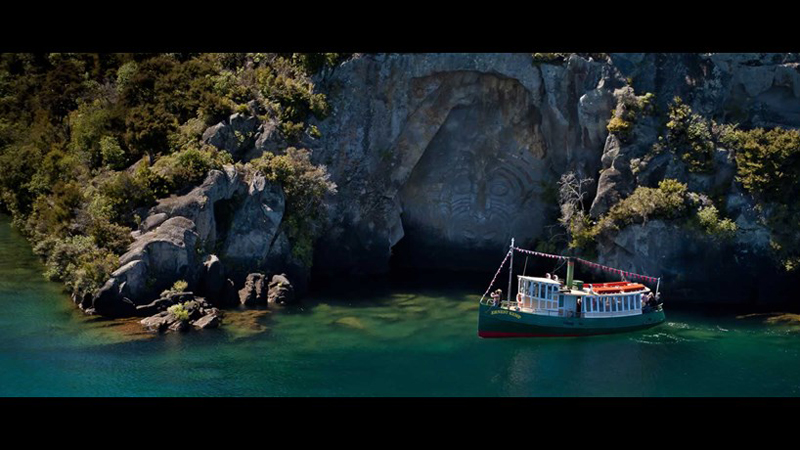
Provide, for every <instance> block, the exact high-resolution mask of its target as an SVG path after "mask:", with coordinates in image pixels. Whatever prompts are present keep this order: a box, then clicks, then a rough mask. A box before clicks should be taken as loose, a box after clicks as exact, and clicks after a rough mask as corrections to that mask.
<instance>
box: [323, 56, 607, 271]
mask: <svg viewBox="0 0 800 450" xmlns="http://www.w3.org/2000/svg"><path fill="white" fill-rule="evenodd" d="M612 69H613V67H611V66H610V65H608V64H606V63H603V62H596V61H592V60H587V59H583V58H580V57H572V58H570V59H569V61H568V62H567V63H566V64H565V65H563V66H556V65H534V64H533V63H532V60H531V56H530V55H473V54H467V55H431V54H428V55H390V56H366V57H362V58H359V59H356V60H353V61H351V62H349V63H346V64H345V65H343V66H342V67H340V68H338V69H337V71H336V73H335V75H334V77H333V78H332V79H329V80H326V81H325V82H324V84H323V90H324V91H326V92H329V101H330V103H331V105H332V110H333V112H332V114H331V117H330V118H328V119H327V120H325V121H323V122H321V123H320V124H319V125H318V126H319V127H320V131H321V132H322V136H323V137H322V138H321V139H320V140H318V141H315V142H309V143H308V144H309V146H310V147H311V148H313V149H314V158H315V162H317V163H323V164H326V165H327V166H328V169H329V170H330V171H331V174H332V180H333V181H334V182H335V183H336V184H337V185H338V186H339V194H338V195H337V196H336V198H335V199H333V203H332V205H331V212H332V214H331V216H332V217H333V220H332V225H331V227H330V231H329V232H328V233H327V236H326V237H325V238H324V239H323V241H322V242H320V243H319V244H318V247H317V258H316V259H315V263H316V264H318V265H319V266H320V267H321V268H324V269H330V270H346V271H351V272H356V273H358V272H361V273H371V272H382V271H385V270H387V268H388V263H389V258H390V255H391V254H392V247H394V246H395V245H396V244H397V243H398V242H400V240H401V239H405V241H404V244H405V245H404V247H405V249H406V251H405V255H404V257H405V260H406V261H407V262H408V263H409V264H414V265H415V266H423V267H424V266H428V267H447V268H472V269H475V268H479V269H489V268H490V266H492V265H493V264H495V262H494V257H496V256H497V254H498V253H500V254H502V252H503V248H504V247H505V246H507V245H508V242H509V240H510V238H511V237H512V236H515V237H516V238H517V239H518V240H520V241H521V242H523V243H525V242H527V243H532V242H533V241H534V240H535V239H537V238H538V237H539V236H541V235H542V234H543V228H544V226H545V225H547V224H549V223H551V222H552V218H553V215H554V214H555V208H554V203H553V201H552V200H546V197H547V196H548V195H549V196H551V197H552V195H553V192H554V189H555V182H556V180H557V179H558V177H559V176H560V175H561V173H563V172H565V171H566V170H568V169H577V170H579V171H580V172H582V173H585V174H592V173H595V172H596V171H597V170H598V169H599V164H600V161H599V159H600V158H599V157H600V154H601V153H602V150H603V144H604V141H605V138H606V131H605V125H606V123H607V121H608V117H609V114H610V111H611V109H612V107H613V106H614V99H613V95H612V92H613V88H614V86H615V85H617V84H619V83H620V81H619V80H617V79H616V78H614V72H613V70H612ZM487 256H488V258H487Z"/></svg>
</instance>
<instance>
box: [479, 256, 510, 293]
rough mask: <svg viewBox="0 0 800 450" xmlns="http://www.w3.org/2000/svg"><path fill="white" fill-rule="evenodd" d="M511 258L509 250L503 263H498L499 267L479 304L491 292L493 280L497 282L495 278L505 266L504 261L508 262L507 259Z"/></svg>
mask: <svg viewBox="0 0 800 450" xmlns="http://www.w3.org/2000/svg"><path fill="white" fill-rule="evenodd" d="M509 256H511V250H509V251H508V253H506V257H505V258H503V262H501V263H500V267H498V268H497V273H495V274H494V278H492V282H491V283H489V287H488V288H487V289H486V292H484V293H483V295H482V296H481V303H483V299H484V298H486V295H488V294H489V291H491V290H492V286H494V282H495V280H497V276H498V275H500V271H501V270H503V266H505V265H506V261H508V257H509Z"/></svg>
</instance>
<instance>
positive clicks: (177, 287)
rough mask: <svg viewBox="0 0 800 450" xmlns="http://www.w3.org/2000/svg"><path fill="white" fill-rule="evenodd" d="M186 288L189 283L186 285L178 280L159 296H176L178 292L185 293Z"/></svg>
mask: <svg viewBox="0 0 800 450" xmlns="http://www.w3.org/2000/svg"><path fill="white" fill-rule="evenodd" d="M188 287H189V283H187V282H186V281H185V280H178V281H176V282H175V283H173V284H172V287H171V288H169V289H167V290H165V291H164V292H162V293H161V296H162V297H166V296H168V295H171V294H178V293H180V292H186V289H187V288H188Z"/></svg>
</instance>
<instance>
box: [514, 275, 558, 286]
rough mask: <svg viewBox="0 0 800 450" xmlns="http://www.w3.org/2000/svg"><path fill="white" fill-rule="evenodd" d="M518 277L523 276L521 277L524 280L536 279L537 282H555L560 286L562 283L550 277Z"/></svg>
mask: <svg viewBox="0 0 800 450" xmlns="http://www.w3.org/2000/svg"><path fill="white" fill-rule="evenodd" d="M517 277H519V278H521V279H523V280H528V281H535V282H537V283H549V284H554V285H556V286H559V285H560V284H561V283H559V282H558V281H556V280H551V279H549V278H539V277H526V276H525V275H517Z"/></svg>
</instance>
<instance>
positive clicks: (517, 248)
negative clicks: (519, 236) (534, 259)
mask: <svg viewBox="0 0 800 450" xmlns="http://www.w3.org/2000/svg"><path fill="white" fill-rule="evenodd" d="M514 250H516V251H518V252H522V253H528V254H530V255H534V256H544V257H545V258H554V259H566V258H565V257H563V256H560V255H551V254H549V253H542V252H535V251H533V250H526V249H524V248H519V247H514Z"/></svg>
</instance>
